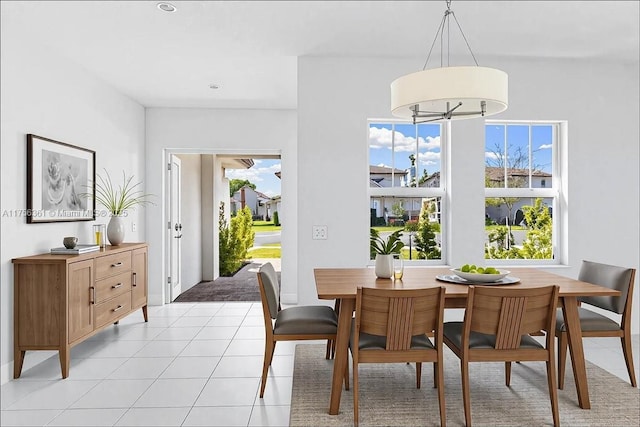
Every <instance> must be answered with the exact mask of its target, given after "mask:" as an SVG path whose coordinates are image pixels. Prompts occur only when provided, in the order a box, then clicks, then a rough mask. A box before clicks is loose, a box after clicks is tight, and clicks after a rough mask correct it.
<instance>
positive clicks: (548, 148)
mask: <svg viewBox="0 0 640 427" xmlns="http://www.w3.org/2000/svg"><path fill="white" fill-rule="evenodd" d="M551 148H553V144H542V145H541V146H540V147H538V150H550V149H551Z"/></svg>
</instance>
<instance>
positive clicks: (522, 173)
mask: <svg viewBox="0 0 640 427" xmlns="http://www.w3.org/2000/svg"><path fill="white" fill-rule="evenodd" d="M507 171H508V172H507V173H508V175H509V176H510V177H527V178H528V177H529V169H519V168H508V169H507ZM485 173H486V174H487V175H488V176H489V179H490V180H492V181H502V180H503V179H504V168H499V167H490V166H489V167H487V168H486V169H485ZM531 175H532V176H535V177H539V178H551V177H552V176H553V175H551V174H550V173H547V172H543V171H539V170H534V171H532V172H531Z"/></svg>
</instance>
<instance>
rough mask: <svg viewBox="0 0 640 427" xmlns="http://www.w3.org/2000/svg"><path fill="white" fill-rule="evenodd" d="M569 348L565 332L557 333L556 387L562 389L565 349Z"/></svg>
mask: <svg viewBox="0 0 640 427" xmlns="http://www.w3.org/2000/svg"><path fill="white" fill-rule="evenodd" d="M568 348H569V340H568V338H567V333H566V332H560V333H559V335H558V388H559V389H560V390H562V389H564V373H565V368H566V365H567V349H568Z"/></svg>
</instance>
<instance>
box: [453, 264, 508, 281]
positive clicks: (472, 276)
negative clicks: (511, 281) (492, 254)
mask: <svg viewBox="0 0 640 427" xmlns="http://www.w3.org/2000/svg"><path fill="white" fill-rule="evenodd" d="M451 271H453V272H454V273H455V275H456V276H458V277H462V278H463V279H465V280H468V281H470V282H480V283H489V282H497V281H498V280H500V279H504V278H505V277H507V275H509V273H511V272H510V271H508V270H500V273H498V274H480V273H465V272H463V271H460V270H459V269H457V268H452V269H451Z"/></svg>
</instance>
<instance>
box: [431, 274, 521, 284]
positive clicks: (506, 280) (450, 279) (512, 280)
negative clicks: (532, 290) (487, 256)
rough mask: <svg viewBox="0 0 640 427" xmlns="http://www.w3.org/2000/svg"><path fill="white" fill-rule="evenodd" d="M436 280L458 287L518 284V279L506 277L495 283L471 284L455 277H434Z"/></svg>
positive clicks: (471, 282)
mask: <svg viewBox="0 0 640 427" xmlns="http://www.w3.org/2000/svg"><path fill="white" fill-rule="evenodd" d="M436 279H438V280H441V281H443V282H449V283H458V284H460V285H483V286H491V285H513V284H514V283H518V282H520V279H519V278H518V277H514V276H507V277H504V278H502V279H500V280H496V281H495V282H473V281H470V280H466V279H463V278H462V277H459V276H456V275H453V274H452V275H444V276H436Z"/></svg>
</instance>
